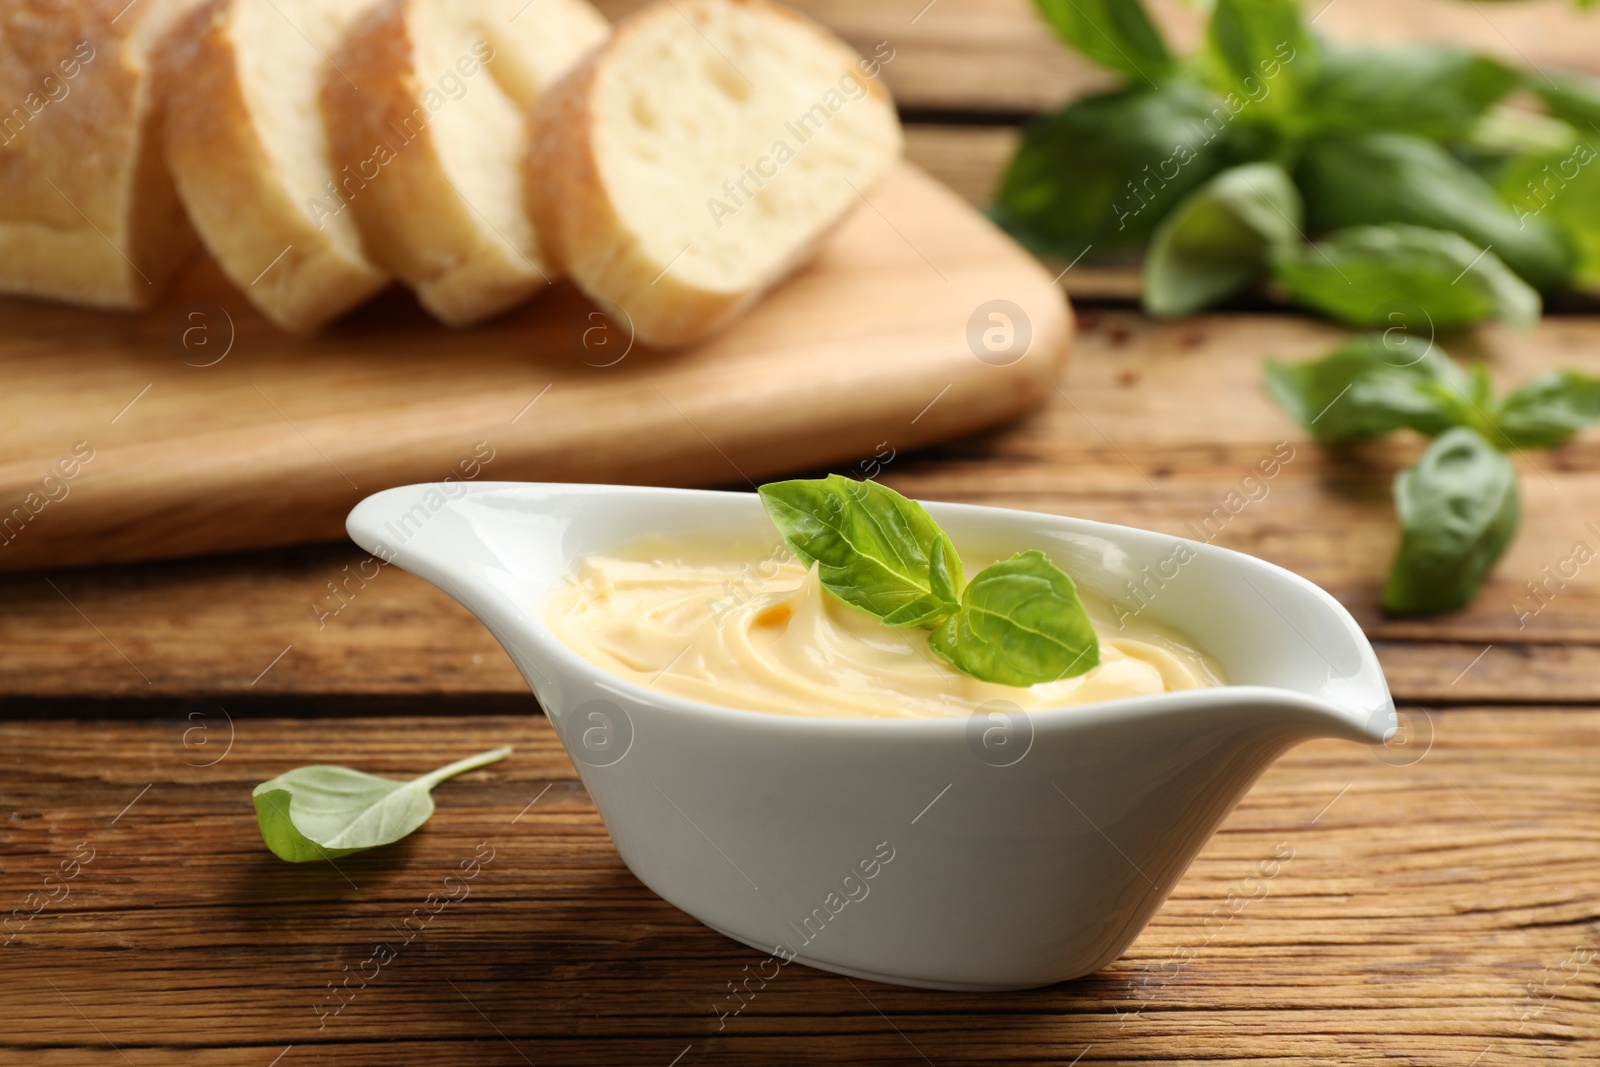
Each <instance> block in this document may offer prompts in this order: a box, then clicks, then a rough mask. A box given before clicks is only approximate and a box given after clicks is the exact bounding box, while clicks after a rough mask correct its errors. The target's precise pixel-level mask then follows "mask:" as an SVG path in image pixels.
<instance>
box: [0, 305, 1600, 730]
mask: <svg viewBox="0 0 1600 1067" xmlns="http://www.w3.org/2000/svg"><path fill="white" fill-rule="evenodd" d="M1341 336H1343V335H1342V334H1341V332H1340V331H1338V330H1336V329H1334V328H1332V327H1329V326H1326V325H1323V324H1320V323H1315V322H1310V321H1307V320H1305V319H1302V318H1298V317H1294V316H1286V315H1271V316H1269V315H1211V316H1204V317H1200V318H1196V319H1193V320H1190V321H1187V322H1183V323H1178V324H1167V325H1161V324H1154V323H1151V322H1149V321H1148V320H1145V319H1143V318H1142V317H1140V316H1139V315H1137V314H1134V313H1131V312H1120V311H1104V310H1097V311H1090V312H1085V313H1084V314H1083V316H1082V327H1081V330H1080V335H1079V338H1078V341H1077V342H1076V346H1075V354H1074V357H1073V359H1072V361H1071V362H1070V364H1069V365H1068V366H1067V367H1066V369H1065V370H1064V371H1063V373H1062V374H1061V376H1060V378H1059V380H1058V382H1057V383H1056V384H1057V385H1058V386H1059V389H1051V390H1050V393H1049V400H1048V402H1047V403H1046V405H1045V406H1044V407H1043V408H1042V409H1041V410H1040V411H1038V412H1037V413H1035V414H1033V415H1031V416H1028V417H1026V418H1023V419H1020V420H1018V421H1016V422H1015V423H1013V424H1012V425H1010V426H1008V427H1006V428H1004V429H1001V430H997V431H993V432H990V433H985V434H981V435H977V436H972V437H967V438H964V439H962V440H959V441H956V442H954V443H950V444H946V445H943V446H940V447H938V448H935V449H931V450H924V451H921V452H911V451H910V450H908V449H905V448H903V447H902V445H903V440H902V439H901V438H900V436H899V426H898V425H897V422H896V421H893V420H873V419H868V418H863V419H862V420H861V422H860V424H859V425H857V426H855V427H854V428H853V429H852V431H851V435H852V438H853V439H859V440H865V441H872V442H877V441H882V440H888V441H889V443H890V447H892V448H895V449H897V450H899V451H897V452H896V454H895V457H894V458H893V459H892V460H891V461H890V462H889V463H888V464H887V465H885V466H883V467H882V470H881V477H882V479H883V480H884V482H885V483H886V484H889V485H891V486H893V487H894V488H896V489H898V490H900V491H901V492H904V493H908V494H912V495H915V496H918V497H923V498H927V499H935V500H957V501H965V502H977V503H986V504H995V505H1002V506H1007V507H1023V508H1033V509H1036V510H1040V511H1047V512H1053V513H1058V514H1065V515H1080V516H1083V517H1086V518H1092V519H1099V520H1103V521H1107V522H1116V523H1123V524H1127V525H1133V526H1144V527H1148V528H1151V529H1157V530H1163V531H1167V532H1170V533H1173V534H1181V535H1185V536H1190V537H1195V536H1200V537H1202V538H1203V537H1207V536H1209V537H1212V539H1213V540H1214V541H1215V543H1217V544H1219V545H1223V546H1225V547H1228V548H1236V549H1240V550H1242V551H1246V552H1250V553H1252V554H1255V555H1259V556H1261V557H1263V558H1265V559H1269V560H1271V561H1273V562H1275V563H1279V564H1281V565H1283V566H1285V567H1288V568H1289V569H1291V570H1294V571H1296V572H1298V573H1300V574H1303V575H1305V576H1306V577H1308V578H1310V579H1311V580H1312V581H1315V582H1317V583H1318V584H1320V585H1322V586H1324V587H1325V588H1327V589H1328V590H1330V591H1331V592H1333V593H1334V595H1335V596H1337V597H1339V599H1340V600H1342V601H1343V602H1344V603H1345V604H1346V605H1347V606H1348V607H1350V608H1351V610H1352V611H1354V612H1355V614H1356V617H1357V618H1358V620H1359V621H1360V622H1361V624H1362V625H1363V626H1364V627H1365V628H1366V630H1367V632H1368V634H1369V635H1371V636H1372V637H1373V638H1374V639H1375V640H1377V641H1378V642H1379V650H1380V654H1381V655H1382V657H1383V662H1384V665H1385V668H1386V669H1387V670H1388V672H1389V676H1390V681H1391V684H1392V685H1393V686H1394V690H1395V692H1396V694H1397V695H1399V696H1400V698H1401V699H1407V700H1418V701H1431V702H1442V703H1449V704H1461V703H1470V702H1474V701H1477V702H1484V701H1510V702H1517V703H1528V702H1541V701H1542V702H1578V703H1593V702H1596V701H1600V681H1597V679H1600V671H1597V668H1600V582H1597V578H1600V572H1597V573H1596V574H1591V573H1590V571H1591V570H1593V568H1594V566H1596V565H1595V564H1591V565H1589V566H1588V567H1585V568H1583V569H1581V570H1580V571H1579V573H1578V575H1577V577H1576V578H1574V579H1572V580H1571V581H1568V582H1566V583H1565V587H1564V588H1556V587H1555V586H1551V587H1550V588H1551V589H1552V590H1553V592H1552V593H1551V594H1549V595H1547V596H1546V602H1545V605H1544V606H1543V607H1539V604H1538V602H1537V601H1535V600H1532V599H1530V598H1529V597H1528V594H1527V591H1526V588H1525V585H1524V583H1526V582H1528V581H1536V582H1543V581H1545V576H1544V575H1545V572H1544V570H1543V568H1544V566H1545V565H1547V564H1548V565H1550V566H1552V567H1558V566H1559V565H1560V564H1561V561H1562V560H1564V559H1565V558H1566V557H1568V556H1569V555H1570V554H1571V551H1572V546H1573V544H1574V543H1575V542H1577V541H1584V542H1586V543H1587V544H1588V545H1589V546H1590V548H1591V549H1594V550H1596V551H1597V552H1600V535H1597V534H1596V533H1594V532H1592V531H1591V530H1590V529H1589V527H1588V525H1587V524H1589V523H1590V522H1593V523H1595V524H1596V525H1597V526H1600V439H1597V437H1596V435H1595V434H1586V435H1583V436H1581V437H1579V438H1578V439H1577V440H1576V441H1574V442H1573V443H1572V444H1569V445H1568V446H1566V447H1565V448H1562V449H1559V450H1557V451H1555V452H1550V453H1540V452H1535V453H1529V454H1528V455H1527V456H1526V457H1519V458H1518V460H1517V462H1518V464H1519V466H1520V468H1521V475H1522V489H1523V501H1524V507H1523V519H1522V525H1521V529H1520V531H1519V533H1518V535H1517V539H1516V541H1515V542H1514V543H1513V545H1512V547H1511V549H1510V551H1509V552H1508V553H1507V554H1506V556H1505V558H1504V560H1503V561H1502V562H1501V564H1500V566H1499V567H1498V569H1497V570H1496V571H1495V573H1494V575H1493V576H1492V577H1491V579H1490V581H1489V582H1488V584H1487V585H1486V586H1485V588H1484V591H1483V593H1482V595H1481V596H1480V597H1479V599H1478V601H1477V603H1476V604H1475V605H1474V606H1473V607H1472V608H1471V609H1469V610H1468V611H1465V612H1462V613H1459V614H1456V615H1451V616H1445V617H1443V618H1440V619H1434V620H1401V619H1391V618H1388V617H1386V616H1385V615H1383V613H1382V612H1381V611H1380V610H1379V608H1378V603H1377V597H1378V592H1379V590H1380V589H1381V587H1382V583H1383V578H1384V575H1385V569H1386V568H1387V566H1388V559H1389V555H1390V553H1391V552H1392V550H1393V547H1394V543H1395V539H1396V536H1397V535H1396V528H1395V519H1394V513H1393V508H1392V505H1391V504H1390V501H1389V482H1390V478H1391V476H1392V474H1393V471H1394V470H1395V469H1396V468H1397V467H1398V466H1399V465H1401V464H1404V463H1407V462H1409V461H1410V459H1411V458H1412V457H1414V456H1415V455H1416V453H1417V451H1418V450H1419V447H1420V441H1419V440H1418V439H1416V438H1413V437H1409V436H1407V435H1397V436H1396V437H1394V438H1393V439H1392V440H1390V441H1387V442H1384V443H1381V444H1371V445H1365V446H1362V447H1359V448H1350V449H1324V448H1321V447H1319V446H1317V445H1315V444H1314V443H1312V442H1311V441H1309V440H1308V439H1307V438H1306V436H1305V435H1304V434H1303V433H1301V432H1299V431H1298V430H1297V429H1296V428H1295V427H1294V426H1293V425H1292V424H1291V423H1290V422H1289V421H1288V419H1287V418H1286V416H1285V415H1284V414H1283V413H1282V412H1281V411H1279V410H1278V409H1277V408H1276V407H1275V406H1274V405H1273V404H1272V402H1271V401H1270V400H1269V399H1268V398H1267V397H1266V395H1265V394H1264V393H1263V391H1262V389H1261V384H1260V376H1261V362H1262V359H1263V358H1264V357H1266V356H1279V357H1283V358H1300V357H1304V356H1310V355H1314V354H1316V353H1318V352H1320V351H1322V350H1323V349H1324V348H1326V347H1327V346H1329V345H1331V344H1333V343H1335V342H1336V341H1337V340H1338V339H1339V338H1340V337H1341ZM1444 343H1447V344H1449V345H1450V346H1451V349H1452V350H1455V351H1458V353H1459V354H1461V355H1463V356H1476V357H1478V358H1483V359H1486V360H1487V361H1488V362H1489V365H1490V366H1491V368H1492V369H1493V371H1494V374H1495V377H1496V379H1497V380H1498V381H1500V382H1501V383H1502V384H1504V383H1508V382H1516V381H1520V380H1522V379H1523V378H1526V377H1528V376H1530V375H1532V374H1534V373H1537V372H1538V371H1540V370H1544V369H1546V368H1549V367H1554V366H1574V367H1582V368H1586V369H1588V370H1590V371H1591V372H1596V371H1600V320H1596V319H1594V318H1577V317H1573V318H1559V319H1557V318H1552V319H1547V320H1546V321H1545V322H1544V323H1543V324H1542V325H1541V326H1540V327H1539V328H1538V329H1537V330H1536V331H1534V332H1533V333H1531V334H1527V335H1518V334H1513V333H1509V332H1503V331H1500V330H1498V329H1491V330H1487V331H1484V332H1483V333H1481V334H1480V335H1479V336H1478V339H1477V341H1476V343H1475V345H1468V344H1467V342H1466V341H1465V340H1464V339H1459V338H1453V339H1449V340H1448V341H1446V342H1444ZM952 398H953V396H952V397H946V398H945V399H944V400H941V401H940V402H939V403H938V404H935V405H934V407H933V409H932V411H938V410H939V407H940V406H941V405H942V404H944V403H947V402H948V401H950V400H951V399H952ZM549 399H550V400H552V401H554V400H555V399H556V398H555V396H554V395H553V394H552V397H551V398H549ZM541 403H542V402H541ZM552 410H553V406H552ZM1279 442H1287V443H1288V445H1289V446H1290V447H1291V448H1292V449H1293V450H1294V455H1293V459H1292V460H1291V461H1290V462H1288V463H1287V464H1285V465H1284V466H1283V467H1282V469H1281V471H1280V472H1279V474H1278V475H1277V477H1275V478H1273V479H1270V480H1267V481H1263V482H1253V481H1247V480H1246V479H1247V476H1248V475H1249V474H1250V473H1251V469H1252V466H1253V465H1254V464H1255V463H1256V462H1257V460H1259V459H1261V458H1262V457H1264V456H1268V455H1270V454H1271V453H1272V451H1273V449H1274V448H1275V447H1276V446H1277V445H1278V443H1279ZM875 451H879V450H878V449H876V448H874V447H871V446H869V447H868V448H866V449H864V450H863V451H861V452H860V453H858V454H857V455H856V456H855V457H852V458H850V459H848V460H846V461H845V462H842V463H839V464H836V465H834V466H832V467H831V468H830V469H832V470H836V471H840V472H854V473H856V474H858V475H859V474H863V473H869V472H870V471H871V470H873V469H875V468H874V467H873V454H874V452H875ZM727 454H728V459H729V460H731V461H732V463H733V464H736V465H738V466H740V467H744V466H746V465H747V459H746V457H745V456H744V455H743V454H742V453H741V452H739V451H738V450H737V449H734V448H729V449H728V450H727ZM96 462H98V460H97V461H96ZM734 478H736V476H734ZM734 478H729V479H728V481H730V482H734ZM739 484H742V483H737V482H734V485H735V487H737V486H738V485H739ZM1230 492H1232V493H1237V494H1238V496H1237V497H1235V498H1232V499H1231V500H1230V498H1229V496H1228V494H1229V493H1230ZM1252 494H1253V495H1254V496H1255V497H1256V499H1251V495H1252ZM73 503H74V501H73V500H72V499H71V498H69V499H68V500H67V501H66V502H65V504H64V505H63V510H65V508H68V507H71V506H72V504H73ZM1230 503H1231V504H1233V505H1236V506H1238V511H1237V514H1233V513H1231V512H1229V511H1228V510H1227V509H1228V507H1229V505H1230ZM1219 508H1220V509H1222V510H1221V512H1220V514H1219V512H1218V510H1217V509H1219ZM367 560H368V557H367V556H366V554H365V553H364V552H362V551H360V550H359V549H357V548H356V547H355V546H353V545H346V546H343V547H340V546H330V547H325V548H306V549H298V550H294V551H281V552H274V553H264V554H259V555H255V556H244V557H231V558H223V559H216V560H201V561H192V562H183V563H169V564H159V565H158V564H152V565H145V566H130V567H122V568H112V569H101V570H95V571H78V572H72V571H58V572H51V573H49V574H48V575H39V574H32V575H12V576H6V577H4V578H0V692H3V693H8V694H11V695H12V696H13V697H15V696H32V697H46V698H69V697H89V696H130V697H133V696H147V697H150V698H152V699H156V700H159V701H166V702H167V703H166V704H163V705H161V706H160V707H159V708H157V709H155V710H156V712H157V713H165V712H166V711H167V710H170V708H171V707H172V705H173V702H177V701H182V700H185V699H189V698H193V697H202V696H203V697H215V698H217V699H220V700H223V702H224V704H226V703H227V701H228V700H233V699H250V700H263V699H267V698H269V697H271V696H284V697H289V696H297V697H305V696H309V695H323V694H332V695H341V696H345V697H356V696H359V695H363V694H367V695H371V694H390V695H396V696H398V695H402V694H411V695H422V694H438V695H441V696H444V697H447V698H449V700H450V701H451V704H450V706H451V707H459V708H461V709H462V710H470V708H471V706H472V705H471V701H472V700H473V699H474V698H481V697H484V696H487V695H491V694H499V695H518V694H523V693H525V692H526V687H525V686H524V685H523V683H522V680H521V679H520V678H519V677H518V676H517V675H516V673H515V671H514V670H513V668H512V667H511V664H510V662H509V661H508V660H507V659H506V657H505V655H504V653H502V652H501V651H500V649H499V648H498V646H497V645H495V644H494V642H493V639H492V638H490V636H489V635H488V633H487V632H486V631H485V630H484V629H483V628H482V627H481V626H480V625H479V624H478V623H477V622H476V621H475V620H474V619H472V617H471V616H469V615H468V614H467V613H466V612H465V611H464V610H462V609H461V608H459V607H458V606H456V605H455V604H454V603H453V602H452V601H451V600H450V599H449V598H448V597H446V596H444V594H442V593H439V592H438V591H436V590H434V589H433V588H432V587H430V586H427V585H426V584H424V583H423V582H421V581H420V580H418V579H415V578H413V577H411V576H410V575H408V574H405V573H403V572H400V571H397V570H394V569H393V568H390V567H383V568H379V567H378V566H377V565H376V564H375V563H370V562H367ZM363 574H366V575H370V576H371V577H370V578H363V577H362V576H363ZM52 583H53V584H52ZM1536 607H1538V608H1539V610H1538V611H1537V612H1536V613H1532V614H1529V612H1531V611H1532V609H1533V608H1536ZM1519 609H1520V612H1521V614H1519ZM290 646H292V647H290ZM286 648H287V649H288V651H285V649H286ZM280 653H281V658H280ZM269 665H270V669H268V667H269ZM501 706H504V705H501Z"/></svg>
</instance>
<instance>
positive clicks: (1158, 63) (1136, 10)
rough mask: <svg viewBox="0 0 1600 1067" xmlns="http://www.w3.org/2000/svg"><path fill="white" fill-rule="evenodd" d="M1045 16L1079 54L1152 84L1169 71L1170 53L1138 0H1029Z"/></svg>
mask: <svg viewBox="0 0 1600 1067" xmlns="http://www.w3.org/2000/svg"><path fill="white" fill-rule="evenodd" d="M1034 3H1035V5H1036V6H1037V7H1038V8H1039V12H1040V14H1042V15H1043V16H1044V20H1045V21H1046V22H1048V23H1049V24H1050V28H1051V29H1053V30H1055V31H1056V36H1058V37H1060V38H1061V39H1062V40H1063V41H1065V42H1066V43H1067V45H1068V46H1069V47H1071V48H1073V49H1074V50H1076V51H1077V52H1078V53H1079V54H1081V55H1082V56H1084V58H1086V59H1088V60H1090V61H1091V62H1093V63H1095V64H1097V65H1099V66H1101V67H1104V68H1105V69H1107V70H1114V71H1116V72H1118V73H1119V74H1124V75H1126V76H1128V77H1129V78H1131V79H1137V80H1140V81H1144V82H1148V83H1150V84H1152V85H1154V84H1156V83H1157V82H1160V81H1162V80H1163V79H1165V78H1166V77H1167V76H1168V75H1169V74H1171V73H1172V69H1173V61H1172V53H1171V52H1169V51H1168V50H1167V44H1166V42H1165V41H1163V40H1162V39H1161V31H1160V30H1158V29H1156V27H1155V24H1154V23H1153V22H1151V21H1150V16H1149V15H1148V14H1147V13H1146V12H1145V9H1144V5H1142V4H1141V3H1139V0H1034Z"/></svg>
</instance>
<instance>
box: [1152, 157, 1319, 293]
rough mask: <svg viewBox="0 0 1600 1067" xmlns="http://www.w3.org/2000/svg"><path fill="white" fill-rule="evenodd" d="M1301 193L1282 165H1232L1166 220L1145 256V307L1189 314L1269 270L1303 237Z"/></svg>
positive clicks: (1237, 289)
mask: <svg viewBox="0 0 1600 1067" xmlns="http://www.w3.org/2000/svg"><path fill="white" fill-rule="evenodd" d="M1302 210H1303V208H1302V205H1301V203H1300V194H1299V193H1298V192H1297V191H1296V190H1295V187H1294V183H1293V182H1291V181H1290V180H1289V175H1288V174H1286V173H1284V170H1283V168H1282V167H1279V166H1277V165H1276V164H1274V163H1249V164H1246V165H1244V166H1242V167H1233V168H1231V169H1229V170H1225V171H1223V172H1222V173H1221V174H1218V175H1217V176H1216V177H1215V178H1212V179H1211V180H1210V181H1209V182H1207V183H1206V184H1205V185H1203V186H1201V187H1200V188H1199V189H1196V190H1195V191H1194V192H1192V193H1190V194H1189V195H1188V197H1186V198H1185V199H1184V201H1183V202H1182V203H1180V204H1179V205H1178V206H1177V207H1176V208H1174V209H1173V210H1172V212H1171V213H1170V214H1169V215H1168V216H1167V217H1166V218H1165V219H1163V220H1162V222H1161V225H1160V227H1159V228H1157V230H1156V232H1155V236H1154V237H1153V238H1152V239H1151V242H1150V248H1149V251H1147V252H1146V253H1145V258H1144V283H1143V285H1142V287H1141V288H1142V290H1143V293H1144V308H1145V310H1146V311H1147V312H1149V313H1150V314H1152V315H1187V314H1189V313H1190V312H1193V311H1198V310H1200V309H1201V308H1204V307H1209V306H1210V305H1212V304H1215V303H1216V302H1217V301H1219V300H1222V299H1223V298H1225V297H1228V296H1231V295H1232V294H1234V293H1236V292H1238V291H1239V290H1241V289H1243V288H1245V287H1246V286H1248V285H1250V284H1251V283H1253V282H1256V281H1259V280H1260V279H1261V278H1263V277H1265V276H1266V275H1267V274H1268V273H1269V272H1270V270H1271V265H1272V252H1273V250H1274V249H1275V248H1278V247H1281V246H1285V245H1292V244H1294V243H1295V242H1297V241H1298V240H1299V238H1300V223H1301V213H1302Z"/></svg>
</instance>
